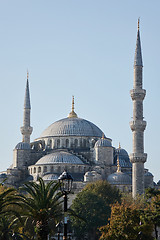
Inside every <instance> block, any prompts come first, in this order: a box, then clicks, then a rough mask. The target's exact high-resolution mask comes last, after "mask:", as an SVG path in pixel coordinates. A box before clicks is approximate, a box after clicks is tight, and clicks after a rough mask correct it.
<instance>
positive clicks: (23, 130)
mask: <svg viewBox="0 0 160 240" xmlns="http://www.w3.org/2000/svg"><path fill="white" fill-rule="evenodd" d="M32 131H33V128H32V127H30V126H28V127H26V126H23V127H21V133H22V135H31V134H32Z"/></svg>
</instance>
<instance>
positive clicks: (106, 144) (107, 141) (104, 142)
mask: <svg viewBox="0 0 160 240" xmlns="http://www.w3.org/2000/svg"><path fill="white" fill-rule="evenodd" d="M95 147H112V143H111V139H106V138H104V139H103V138H101V139H99V140H98V141H97V142H96V143H95Z"/></svg>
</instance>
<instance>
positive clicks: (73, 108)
mask: <svg viewBox="0 0 160 240" xmlns="http://www.w3.org/2000/svg"><path fill="white" fill-rule="evenodd" d="M72 112H74V96H72Z"/></svg>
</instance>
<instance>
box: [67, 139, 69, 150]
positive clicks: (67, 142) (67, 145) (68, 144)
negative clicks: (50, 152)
mask: <svg viewBox="0 0 160 240" xmlns="http://www.w3.org/2000/svg"><path fill="white" fill-rule="evenodd" d="M66 147H67V148H68V147H69V139H66Z"/></svg>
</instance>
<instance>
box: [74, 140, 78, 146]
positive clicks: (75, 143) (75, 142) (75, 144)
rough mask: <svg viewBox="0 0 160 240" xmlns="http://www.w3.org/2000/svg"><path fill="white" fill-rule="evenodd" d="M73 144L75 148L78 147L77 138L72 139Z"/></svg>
mask: <svg viewBox="0 0 160 240" xmlns="http://www.w3.org/2000/svg"><path fill="white" fill-rule="evenodd" d="M74 146H75V147H76V148H77V147H78V140H77V139H75V140H74Z"/></svg>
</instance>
